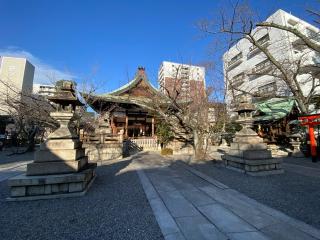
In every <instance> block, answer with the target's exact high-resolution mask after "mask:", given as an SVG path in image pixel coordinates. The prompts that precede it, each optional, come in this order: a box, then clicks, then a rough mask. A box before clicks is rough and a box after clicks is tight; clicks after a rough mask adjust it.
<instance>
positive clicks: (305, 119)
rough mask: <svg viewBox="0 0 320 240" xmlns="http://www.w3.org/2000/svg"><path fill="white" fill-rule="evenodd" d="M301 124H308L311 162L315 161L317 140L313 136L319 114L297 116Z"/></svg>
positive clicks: (318, 120)
mask: <svg viewBox="0 0 320 240" xmlns="http://www.w3.org/2000/svg"><path fill="white" fill-rule="evenodd" d="M299 120H300V124H301V126H308V129H309V138H310V148H311V157H312V162H317V142H316V138H315V136H314V127H315V126H317V125H320V114H312V115H305V116H300V117H299Z"/></svg>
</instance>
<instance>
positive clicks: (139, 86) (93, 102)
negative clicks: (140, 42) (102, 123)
mask: <svg viewBox="0 0 320 240" xmlns="http://www.w3.org/2000/svg"><path fill="white" fill-rule="evenodd" d="M158 94H159V92H158V90H157V89H156V88H154V87H153V86H152V85H151V83H150V82H149V80H148V78H147V76H146V74H145V69H144V68H142V67H139V68H138V72H137V74H136V76H135V78H134V79H133V80H132V81H131V82H129V83H128V84H126V85H124V86H122V87H120V88H119V89H117V90H115V91H113V92H110V93H106V94H101V95H94V96H90V98H89V101H88V102H89V105H90V106H91V107H92V108H93V109H94V110H95V111H96V112H97V113H99V114H101V115H104V114H105V115H107V117H105V119H106V121H109V124H110V127H111V129H112V134H113V135H116V134H121V133H122V134H123V136H124V138H137V137H155V132H156V124H157V122H158V121H157V117H156V114H155V111H154V110H153V109H152V108H150V104H146V103H151V102H152V98H153V97H154V96H157V95H158ZM107 119H109V120H107Z"/></svg>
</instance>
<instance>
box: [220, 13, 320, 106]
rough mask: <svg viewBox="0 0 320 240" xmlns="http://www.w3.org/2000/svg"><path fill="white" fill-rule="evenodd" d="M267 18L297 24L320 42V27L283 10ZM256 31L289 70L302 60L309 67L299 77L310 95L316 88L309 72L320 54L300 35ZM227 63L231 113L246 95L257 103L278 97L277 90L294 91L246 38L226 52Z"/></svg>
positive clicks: (285, 24)
mask: <svg viewBox="0 0 320 240" xmlns="http://www.w3.org/2000/svg"><path fill="white" fill-rule="evenodd" d="M266 21H267V22H274V23H277V24H279V25H284V26H290V27H294V28H296V29H298V30H299V31H301V32H302V33H304V34H305V35H306V36H308V37H309V38H310V39H313V40H314V41H320V34H319V29H318V28H316V27H315V26H313V25H311V24H309V23H307V22H305V21H303V20H301V19H299V18H297V17H295V16H293V15H292V14H290V13H287V12H285V11H283V10H281V9H280V10H278V11H276V12H275V13H274V14H272V15H271V16H270V17H268V18H267V19H266ZM253 32H254V36H255V39H256V41H257V42H258V43H259V44H260V45H261V46H264V47H267V48H268V50H269V51H270V53H271V54H272V56H273V57H274V58H275V59H276V60H277V61H278V62H280V63H281V64H282V65H283V66H284V67H285V68H286V69H288V70H290V69H291V68H292V69H293V68H295V67H297V65H295V63H297V62H298V61H301V66H305V68H306V71H305V73H304V74H301V75H299V76H298V80H299V81H300V83H301V84H300V85H301V87H302V91H303V93H304V94H305V95H307V94H308V93H309V92H310V88H311V87H312V83H311V81H310V80H309V79H310V75H308V73H310V69H308V68H307V66H312V65H313V66H314V65H315V64H320V58H319V55H318V54H317V53H315V52H314V51H311V50H310V49H308V48H306V46H305V45H304V44H302V43H301V40H300V39H299V38H297V37H296V36H295V35H293V34H291V33H289V32H286V31H282V30H279V29H276V28H269V29H263V28H256V29H254V30H253ZM223 63H224V80H225V83H226V86H227V101H226V103H227V106H228V109H229V111H231V112H232V111H233V110H234V109H235V107H236V104H237V102H239V101H240V99H241V98H242V97H243V96H245V97H246V98H247V99H251V101H252V102H257V101H261V100H263V99H264V100H265V99H268V96H270V97H271V96H274V95H275V93H276V95H282V96H289V95H290V94H291V92H290V90H289V89H288V87H287V84H285V83H284V81H283V80H281V78H279V77H276V76H277V75H276V72H275V71H276V70H275V67H274V66H273V64H272V63H271V62H270V61H269V60H268V59H267V57H266V56H265V54H264V53H262V52H261V50H260V49H259V48H257V47H256V46H254V45H252V44H251V43H250V42H249V41H248V40H246V39H241V40H240V41H239V42H238V43H237V44H235V45H234V46H233V47H231V48H230V50H228V51H227V52H226V53H225V54H224V55H223ZM239 90H242V91H239ZM244 92H249V93H257V94H256V95H260V96H264V98H261V97H260V98H255V97H252V95H250V94H245V93H244ZM319 92H320V91H319Z"/></svg>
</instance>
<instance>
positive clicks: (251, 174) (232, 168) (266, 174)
mask: <svg viewBox="0 0 320 240" xmlns="http://www.w3.org/2000/svg"><path fill="white" fill-rule="evenodd" d="M226 168H228V169H231V170H234V171H237V172H241V173H245V174H248V175H250V176H254V177H257V176H258V177H259V176H268V175H275V174H282V173H284V170H283V169H280V170H269V171H259V172H246V171H244V170H241V169H239V168H235V167H231V166H227V167H226Z"/></svg>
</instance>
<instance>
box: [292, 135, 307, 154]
mask: <svg viewBox="0 0 320 240" xmlns="http://www.w3.org/2000/svg"><path fill="white" fill-rule="evenodd" d="M289 139H290V144H291V146H292V147H293V151H292V155H291V156H292V157H296V158H303V157H304V155H303V153H302V152H301V149H300V145H301V134H300V133H299V132H296V133H293V134H291V135H289Z"/></svg>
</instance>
